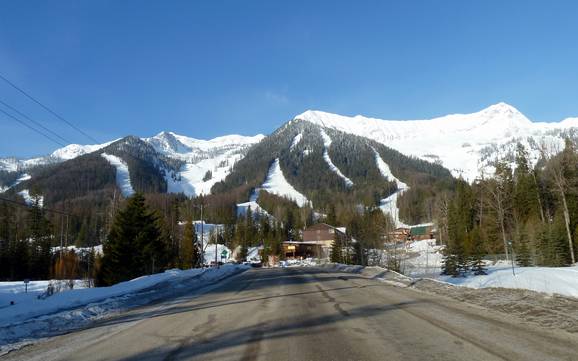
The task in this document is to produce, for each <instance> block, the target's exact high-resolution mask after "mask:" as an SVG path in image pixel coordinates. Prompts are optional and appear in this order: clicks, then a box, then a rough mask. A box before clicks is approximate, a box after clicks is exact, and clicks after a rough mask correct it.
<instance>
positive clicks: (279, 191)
mask: <svg viewBox="0 0 578 361" xmlns="http://www.w3.org/2000/svg"><path fill="white" fill-rule="evenodd" d="M261 189H264V190H266V191H267V192H269V193H273V194H276V195H278V196H280V197H285V198H288V199H291V200H293V201H295V203H297V205H298V206H299V207H305V206H307V205H311V202H310V201H309V200H308V199H307V197H305V196H304V195H303V194H301V193H299V192H298V191H297V190H296V189H295V188H293V186H292V185H291V184H289V182H288V181H287V179H285V176H284V175H283V171H281V166H280V165H279V158H275V161H274V162H273V164H272V165H271V167H270V168H269V172H268V173H267V178H266V179H265V183H263V185H262V186H261Z"/></svg>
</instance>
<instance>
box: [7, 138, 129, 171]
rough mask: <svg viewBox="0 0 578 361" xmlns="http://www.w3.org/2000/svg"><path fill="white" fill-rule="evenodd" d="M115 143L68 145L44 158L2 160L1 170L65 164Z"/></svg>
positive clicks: (22, 169) (20, 169) (9, 158)
mask: <svg viewBox="0 0 578 361" xmlns="http://www.w3.org/2000/svg"><path fill="white" fill-rule="evenodd" d="M117 140H118V139H117ZM115 141H116V140H113V141H111V142H106V143H103V144H92V145H80V144H70V145H67V146H66V147H62V148H59V149H57V150H55V151H54V152H52V153H51V154H49V155H46V156H43V157H36V158H28V159H18V158H15V157H8V158H0V170H3V171H7V172H18V171H24V170H27V169H30V168H32V167H35V166H39V165H45V164H54V163H60V162H64V161H66V160H69V159H74V158H76V157H79V156H81V155H84V154H88V153H92V152H95V151H97V150H99V149H102V148H104V147H106V146H108V145H110V144H111V143H113V142H115Z"/></svg>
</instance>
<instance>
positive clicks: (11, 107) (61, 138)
mask: <svg viewBox="0 0 578 361" xmlns="http://www.w3.org/2000/svg"><path fill="white" fill-rule="evenodd" d="M0 104H2V105H4V106H5V107H6V108H8V109H10V110H12V111H13V112H15V113H17V114H18V115H20V116H21V117H23V118H25V119H27V120H29V121H30V122H32V123H34V124H35V125H36V126H38V127H40V128H42V129H44V130H45V131H47V132H48V133H50V134H52V135H54V136H55V137H57V138H59V139H60V140H62V141H64V142H65V143H66V144H72V142H71V141H69V140H68V139H66V138H64V137H61V136H60V135H58V134H57V133H56V132H53V131H52V130H50V129H48V128H47V127H45V126H44V125H42V124H41V123H40V122H37V121H36V120H34V119H32V118H30V117H29V116H28V115H26V114H24V113H22V112H21V111H19V110H18V109H16V108H14V107H13V106H11V105H10V104H6V102H3V101H2V100H0Z"/></svg>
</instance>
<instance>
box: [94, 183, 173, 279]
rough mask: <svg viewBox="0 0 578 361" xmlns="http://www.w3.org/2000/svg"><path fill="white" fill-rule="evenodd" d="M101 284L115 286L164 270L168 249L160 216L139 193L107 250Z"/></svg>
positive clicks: (121, 213) (117, 221)
mask: <svg viewBox="0 0 578 361" xmlns="http://www.w3.org/2000/svg"><path fill="white" fill-rule="evenodd" d="M103 250H104V256H103V258H102V265H101V270H100V271H101V272H100V274H99V277H98V281H99V284H101V285H112V284H115V283H118V282H122V281H127V280H130V279H132V278H135V277H138V276H142V275H144V274H147V273H154V272H156V271H157V270H160V269H162V268H163V267H164V266H165V264H164V262H165V261H166V258H165V255H166V248H165V245H164V243H163V242H162V240H161V231H160V229H159V224H158V218H157V216H156V215H155V214H154V213H153V212H151V211H150V210H149V208H148V207H147V206H146V204H145V199H144V196H143V195H142V194H140V193H136V194H135V195H134V196H132V197H131V198H129V199H128V201H127V204H126V206H125V208H124V209H123V210H121V211H119V212H118V213H117V215H116V217H115V219H114V223H113V226H112V229H111V231H110V234H109V236H108V240H107V242H106V243H105V244H104V247H103Z"/></svg>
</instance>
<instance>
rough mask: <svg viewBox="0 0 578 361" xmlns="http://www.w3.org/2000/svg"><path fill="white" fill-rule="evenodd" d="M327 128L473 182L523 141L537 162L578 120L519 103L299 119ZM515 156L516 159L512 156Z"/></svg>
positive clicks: (314, 114)
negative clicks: (412, 115) (430, 113)
mask: <svg viewBox="0 0 578 361" xmlns="http://www.w3.org/2000/svg"><path fill="white" fill-rule="evenodd" d="M295 119H296V120H304V121H307V122H310V123H312V124H316V125H319V126H322V127H326V128H331V129H335V130H339V131H342V132H344V133H348V134H354V135H358V136H362V137H366V138H369V139H373V140H375V141H377V142H379V143H381V144H384V145H387V146H388V147H391V148H393V149H396V150H398V151H400V152H401V153H403V154H405V155H410V156H416V157H419V158H421V159H426V160H430V161H438V162H440V163H441V164H442V165H444V166H445V167H446V168H448V169H450V170H451V171H452V173H453V174H454V176H460V175H462V176H463V177H464V178H465V179H468V180H470V181H471V180H473V179H474V178H475V177H476V176H477V175H478V168H479V167H482V166H483V167H487V166H488V164H489V162H490V161H492V160H493V159H494V157H495V156H494V153H495V152H499V153H500V154H502V155H504V156H509V157H513V155H514V150H515V146H516V143H517V142H518V141H519V142H522V143H523V144H524V145H526V146H527V147H528V148H529V149H530V154H531V155H532V157H533V159H534V160H536V159H537V158H538V156H539V150H538V146H539V144H540V143H541V142H542V141H545V142H554V143H557V144H560V145H563V137H564V136H566V135H568V134H573V133H575V130H576V127H577V126H578V118H568V119H565V120H563V121H561V122H558V123H535V122H531V121H530V120H529V119H528V118H526V117H525V116H524V115H523V114H522V113H520V112H519V111H518V110H517V109H515V108H514V107H512V106H510V105H508V104H505V103H499V104H496V105H492V106H490V107H488V108H486V109H484V110H481V111H479V112H477V113H472V114H452V115H447V116H443V117H439V118H435V119H430V120H407V121H406V120H403V121H400V120H382V119H375V118H367V117H363V116H360V115H358V116H355V117H347V116H341V115H337V114H331V113H326V112H321V111H306V112H305V113H302V114H300V115H297V116H296V117H295ZM512 159H513V158H512Z"/></svg>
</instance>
